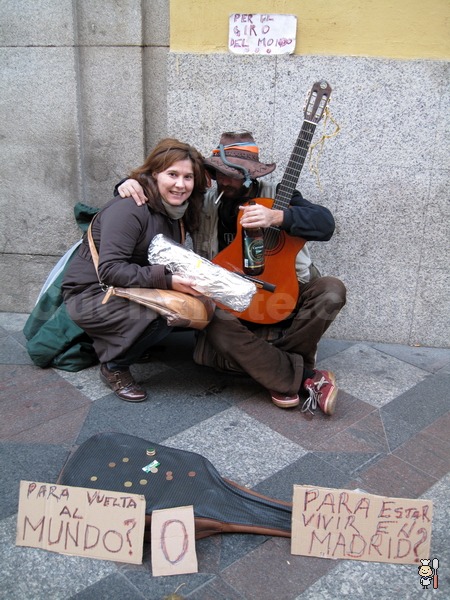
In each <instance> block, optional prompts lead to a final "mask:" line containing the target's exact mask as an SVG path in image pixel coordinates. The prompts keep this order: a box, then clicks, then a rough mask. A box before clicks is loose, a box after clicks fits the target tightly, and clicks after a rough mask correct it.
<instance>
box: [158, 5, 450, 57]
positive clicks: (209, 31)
mask: <svg viewBox="0 0 450 600" xmlns="http://www.w3.org/2000/svg"><path fill="white" fill-rule="evenodd" d="M232 13H249V14H250V13H274V14H293V15H296V16H297V44H296V49H295V54H300V55H308V54H309V55H327V56H375V57H385V58H400V59H421V58H422V59H448V58H450V1H449V0H170V49H171V51H172V52H200V53H205V54H208V53H213V52H219V53H221V52H222V53H223V52H228V19H229V16H230V14H232Z"/></svg>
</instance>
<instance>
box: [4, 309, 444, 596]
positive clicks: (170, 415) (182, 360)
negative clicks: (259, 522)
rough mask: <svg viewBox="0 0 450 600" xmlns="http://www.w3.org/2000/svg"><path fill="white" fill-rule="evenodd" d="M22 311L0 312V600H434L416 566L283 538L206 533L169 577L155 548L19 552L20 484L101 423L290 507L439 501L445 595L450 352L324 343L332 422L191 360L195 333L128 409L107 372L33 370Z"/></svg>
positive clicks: (47, 470)
mask: <svg viewBox="0 0 450 600" xmlns="http://www.w3.org/2000/svg"><path fill="white" fill-rule="evenodd" d="M26 317H27V315H19V314H11V313H0V341H1V342H2V343H1V349H0V374H1V377H0V410H1V416H2V418H1V420H0V464H1V468H2V486H1V488H0V490H1V491H0V564H1V565H2V573H1V575H0V598H5V599H8V600H10V599H18V600H28V599H30V600H41V599H42V600H44V599H45V600H48V599H49V598H52V600H53V599H64V600H65V599H77V600H88V599H90V598H96V599H99V600H102V599H105V600H106V599H108V600H114V599H115V598H127V599H130V600H139V599H141V600H142V599H148V600H162V599H163V598H164V597H165V596H168V595H169V594H173V593H174V592H175V591H176V590H177V589H178V591H177V593H178V594H179V595H180V596H181V597H182V598H190V599H194V600H210V599H211V600H212V599H214V600H254V599H255V598H258V600H274V599H275V598H276V599H277V600H296V599H308V600H313V599H314V600H315V598H318V597H320V598H324V599H326V600H328V599H334V598H336V599H337V598H355V599H356V598H361V597H364V598H369V599H372V598H373V599H375V598H377V599H379V598H381V599H383V598H391V597H392V596H394V595H397V596H398V597H405V598H406V597H407V598H422V597H423V590H422V588H421V586H420V585H419V577H418V575H417V568H416V567H415V566H412V565H401V566H398V565H389V564H382V563H363V562H359V561H331V560H327V559H320V558H314V559H313V558H307V557H302V556H293V555H291V554H290V541H289V540H288V539H284V538H276V537H267V536H261V535H246V534H223V535H217V536H213V537H209V538H205V539H202V540H197V542H196V551H197V557H198V564H199V570H198V573H196V574H191V575H185V576H172V577H153V576H152V572H151V557H150V548H149V546H148V544H145V545H144V561H143V564H142V565H128V564H119V563H114V562H108V561H101V560H92V559H87V558H78V557H70V556H66V555H58V554H55V553H51V552H45V551H43V550H36V549H31V548H22V547H20V548H19V547H17V546H15V527H16V513H17V502H18V489H19V482H20V480H22V479H25V480H31V479H32V480H36V481H45V482H54V481H56V479H57V477H58V474H59V472H60V470H61V468H62V466H63V465H64V463H65V461H66V460H67V458H68V456H69V454H70V452H71V451H73V450H74V449H75V448H76V447H77V446H78V445H79V444H81V443H82V442H83V441H85V440H86V439H88V438H89V437H90V436H92V435H95V434H97V433H99V432H106V431H120V432H123V433H127V434H131V435H136V436H138V437H143V438H145V439H148V440H152V441H155V442H157V443H163V444H165V445H167V446H172V447H176V448H180V449H183V450H190V451H193V452H197V453H199V454H202V455H203V456H205V457H206V458H208V459H209V460H210V461H211V462H212V463H213V465H214V466H215V467H216V468H217V469H218V471H219V472H220V473H221V474H222V475H223V476H224V477H227V478H229V479H232V480H234V481H236V482H237V483H239V484H241V485H244V486H247V487H248V488H250V489H253V490H254V491H256V492H259V493H261V494H265V495H267V496H271V497H273V498H277V499H280V500H284V501H288V502H290V501H291V500H292V487H293V485H294V484H309V485H320V486H326V487H334V488H347V489H364V490H366V491H368V492H372V493H375V494H383V495H388V496H404V497H409V498H416V497H420V496H422V497H424V498H429V499H432V500H433V502H434V519H433V536H432V553H433V557H434V556H436V557H438V558H439V559H440V563H441V565H442V568H441V569H440V571H442V573H441V576H440V582H441V584H440V588H442V592H441V589H439V590H438V591H437V592H436V593H437V594H438V595H440V594H441V593H442V596H441V597H445V595H446V594H447V596H448V594H449V590H450V578H449V567H448V565H449V564H450V551H449V548H450V544H449V536H448V522H449V518H450V514H449V506H450V503H449V501H448V498H449V492H450V474H449V471H450V441H449V440H450V438H449V429H450V395H449V390H450V385H449V384H450V350H449V349H445V348H444V349H441V348H411V347H405V346H398V345H395V344H376V343H373V344H371V343H364V342H351V341H346V340H332V339H324V340H322V342H321V344H320V347H319V353H318V361H319V367H323V368H325V367H326V368H327V369H331V370H333V371H334V372H335V374H336V377H337V381H338V385H339V388H340V389H339V396H338V406H337V410H336V413H335V414H334V415H333V416H332V417H326V416H324V415H323V414H321V413H318V414H316V415H314V416H312V415H310V414H305V413H302V412H301V411H300V410H299V409H291V410H281V409H279V408H277V407H275V406H274V405H273V404H272V402H271V401H270V398H269V396H268V394H267V392H266V391H265V390H263V389H261V388H260V387H259V386H258V385H257V384H255V383H254V382H252V381H251V380H249V379H248V378H246V377H243V376H231V375H226V374H221V373H220V374H219V373H216V372H214V371H213V370H211V369H208V368H203V367H199V366H197V365H195V364H194V363H193V361H192V358H191V357H192V349H193V344H194V337H193V334H192V333H190V332H177V333H174V334H172V335H171V336H169V338H168V340H167V341H165V342H164V344H162V345H161V346H159V347H158V348H155V349H154V353H153V356H152V357H151V360H150V361H149V362H148V363H146V364H140V365H135V366H134V367H133V370H134V374H135V377H136V379H138V380H139V381H141V382H142V384H143V385H144V386H145V387H146V388H147V389H148V392H149V399H148V400H147V401H146V402H143V403H141V404H128V403H125V402H121V401H120V400H119V399H118V398H116V396H115V395H114V394H112V393H111V392H110V390H109V389H107V388H106V387H105V386H104V385H103V384H102V382H101V381H100V380H99V378H98V367H93V368H90V369H86V370H85V371H81V372H79V373H68V372H64V371H57V370H53V369H40V368H38V367H35V366H34V365H33V364H32V362H31V360H30V359H29V357H28V354H27V352H26V348H25V339H24V337H23V334H22V328H23V325H24V323H25V321H26ZM445 587H446V590H444V588H445Z"/></svg>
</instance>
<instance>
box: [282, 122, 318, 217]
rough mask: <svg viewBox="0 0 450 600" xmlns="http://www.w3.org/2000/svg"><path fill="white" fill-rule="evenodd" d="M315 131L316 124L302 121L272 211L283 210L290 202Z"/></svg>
mask: <svg viewBox="0 0 450 600" xmlns="http://www.w3.org/2000/svg"><path fill="white" fill-rule="evenodd" d="M315 130H316V124H315V123H312V122H311V121H306V120H305V121H303V125H302V128H301V130H300V133H299V134H298V138H297V142H296V143H295V146H294V150H293V151H292V154H291V158H290V159H289V162H288V166H287V168H286V171H285V173H284V175H283V178H282V180H281V183H280V186H279V188H278V192H277V195H276V197H275V201H274V203H273V206H272V209H274V210H283V209H285V208H287V207H288V206H289V204H290V202H291V198H292V194H293V192H294V190H295V188H296V185H297V183H298V178H299V177H300V172H301V170H302V168H303V165H304V164H305V159H306V156H307V154H308V150H309V147H310V145H311V140H312V138H313V135H314V132H315Z"/></svg>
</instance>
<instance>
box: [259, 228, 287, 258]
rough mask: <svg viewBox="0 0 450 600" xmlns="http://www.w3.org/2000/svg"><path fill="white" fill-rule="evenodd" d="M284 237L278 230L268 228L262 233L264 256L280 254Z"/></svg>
mask: <svg viewBox="0 0 450 600" xmlns="http://www.w3.org/2000/svg"><path fill="white" fill-rule="evenodd" d="M284 240H285V236H284V235H283V232H281V231H280V230H279V229H275V228H273V227H269V228H268V229H266V230H265V232H264V254H266V255H268V256H271V255H273V254H278V253H279V252H281V250H282V249H283V247H284V245H285V241H284Z"/></svg>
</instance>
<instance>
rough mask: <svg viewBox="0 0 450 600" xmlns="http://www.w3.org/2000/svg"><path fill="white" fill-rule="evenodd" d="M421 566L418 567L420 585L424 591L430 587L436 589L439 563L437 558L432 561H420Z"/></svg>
mask: <svg viewBox="0 0 450 600" xmlns="http://www.w3.org/2000/svg"><path fill="white" fill-rule="evenodd" d="M420 562H421V565H420V567H419V575H420V585H421V586H422V588H423V589H424V590H427V589H428V587H429V586H430V585H431V586H433V588H434V589H437V588H438V575H437V570H438V568H439V561H438V559H437V558H433V560H432V561H431V560H429V559H421V561H420Z"/></svg>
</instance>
